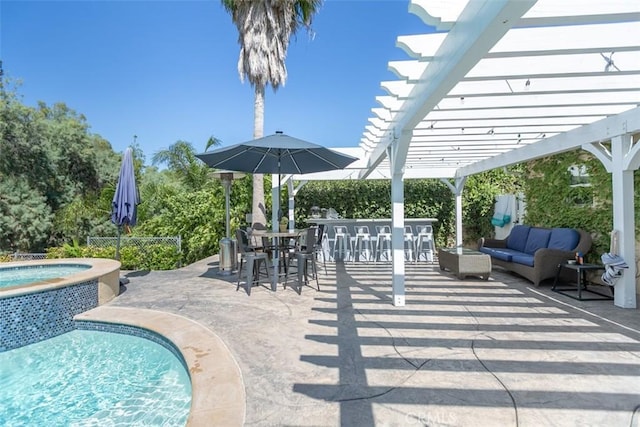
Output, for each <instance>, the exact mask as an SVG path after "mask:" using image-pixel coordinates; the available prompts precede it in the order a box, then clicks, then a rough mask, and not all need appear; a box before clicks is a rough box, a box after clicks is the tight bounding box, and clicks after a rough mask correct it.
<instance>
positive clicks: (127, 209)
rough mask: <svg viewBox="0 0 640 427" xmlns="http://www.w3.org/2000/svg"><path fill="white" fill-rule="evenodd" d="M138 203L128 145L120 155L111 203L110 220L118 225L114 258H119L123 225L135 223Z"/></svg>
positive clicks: (130, 151) (131, 155)
mask: <svg viewBox="0 0 640 427" xmlns="http://www.w3.org/2000/svg"><path fill="white" fill-rule="evenodd" d="M138 203H140V198H139V197H138V190H137V188H136V176H135V173H134V169H133V150H132V149H131V148H130V147H129V148H127V149H126V150H125V151H124V154H123V156H122V165H121V166H120V176H119V177H118V185H117V186H116V192H115V194H114V195H113V202H112V203H111V222H113V223H114V224H115V225H117V226H118V240H117V241H116V259H117V260H119V259H120V235H121V234H122V227H124V226H125V225H128V226H132V225H136V206H137V205H138Z"/></svg>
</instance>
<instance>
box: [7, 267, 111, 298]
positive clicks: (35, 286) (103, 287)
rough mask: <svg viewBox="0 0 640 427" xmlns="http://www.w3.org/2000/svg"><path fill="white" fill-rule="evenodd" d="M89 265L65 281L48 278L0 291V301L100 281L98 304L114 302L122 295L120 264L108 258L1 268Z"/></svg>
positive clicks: (67, 277) (63, 279) (65, 278)
mask: <svg viewBox="0 0 640 427" xmlns="http://www.w3.org/2000/svg"><path fill="white" fill-rule="evenodd" d="M65 264H67V265H68V264H71V265H88V266H89V268H88V269H86V270H83V271H79V272H77V273H74V274H71V275H69V276H66V277H62V278H55V279H46V280H41V281H39V282H33V283H28V284H25V285H20V286H16V287H9V288H2V289H0V298H8V297H13V296H19V295H27V294H31V293H35V292H41V291H45V290H51V289H58V288H63V287H65V286H69V285H73V284H77V283H83V282H87V281H91V280H98V282H99V285H100V286H99V293H100V296H99V299H100V301H99V304H104V303H106V302H109V301H111V300H112V299H113V298H114V297H116V296H118V294H119V292H118V291H119V289H117V288H119V285H120V284H119V275H120V262H119V261H115V260H112V259H108V258H52V259H40V260H26V261H13V262H3V263H0V269H5V268H15V267H18V268H19V267H32V266H34V265H65Z"/></svg>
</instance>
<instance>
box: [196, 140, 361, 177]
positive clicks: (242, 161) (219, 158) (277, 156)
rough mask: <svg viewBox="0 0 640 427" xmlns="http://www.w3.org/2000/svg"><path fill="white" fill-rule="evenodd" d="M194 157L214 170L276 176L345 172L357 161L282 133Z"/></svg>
mask: <svg viewBox="0 0 640 427" xmlns="http://www.w3.org/2000/svg"><path fill="white" fill-rule="evenodd" d="M196 157H198V158H199V159H200V160H202V161H204V162H205V163H206V164H207V165H209V166H210V167H212V168H216V169H227V170H231V171H240V172H249V173H277V174H283V173H284V174H288V173H292V174H304V173H312V172H323V171H329V170H336V169H344V168H345V167H347V166H348V165H349V164H351V163H352V162H354V161H356V160H358V159H356V158H355V157H351V156H348V155H346V154H342V153H338V152H337V151H333V150H330V149H328V148H325V147H323V146H321V145H317V144H313V143H311V142H307V141H303V140H302V139H298V138H294V137H292V136H289V135H285V134H284V133H282V132H276V133H275V134H273V135H269V136H265V137H263V138H258V139H254V140H251V141H247V142H243V143H241V144H236V145H232V146H230V147H223V148H218V149H217V150H213V151H210V152H207V153H203V154H197V155H196Z"/></svg>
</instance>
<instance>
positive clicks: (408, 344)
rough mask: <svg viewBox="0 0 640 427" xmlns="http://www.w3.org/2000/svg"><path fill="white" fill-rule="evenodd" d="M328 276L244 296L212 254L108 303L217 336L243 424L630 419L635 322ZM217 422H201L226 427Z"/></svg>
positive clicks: (484, 286)
mask: <svg viewBox="0 0 640 427" xmlns="http://www.w3.org/2000/svg"><path fill="white" fill-rule="evenodd" d="M327 267H328V272H327V275H325V274H324V272H321V274H320V289H321V290H320V291H318V290H316V289H313V288H306V289H305V291H304V292H302V294H298V293H297V292H296V291H295V290H294V289H291V288H289V287H288V288H287V289H283V288H282V286H279V287H278V289H277V291H276V292H273V291H271V290H270V289H269V288H268V287H267V286H260V287H256V288H254V290H253V292H252V293H251V296H247V295H246V293H245V292H243V291H242V290H240V291H236V284H235V281H234V277H229V278H228V279H227V278H224V277H221V276H219V275H218V274H217V270H218V263H217V258H216V257H212V258H208V259H205V260H203V261H201V262H198V263H196V264H193V265H190V266H187V267H185V268H182V269H179V270H175V271H164V272H160V271H158V272H130V273H129V274H127V277H128V278H129V279H130V283H129V284H127V285H126V289H123V292H122V294H121V295H120V296H119V297H118V298H117V299H116V300H115V301H113V303H111V304H110V307H111V308H112V309H113V308H114V307H135V308H146V309H152V310H159V311H164V312H169V313H173V314H177V315H180V316H183V317H186V318H188V319H192V320H195V321H197V322H198V323H200V324H202V325H204V326H205V327H207V328H209V329H210V330H211V331H213V332H214V333H215V334H216V335H217V336H218V337H219V338H220V339H221V340H222V341H223V342H224V343H225V344H226V346H227V348H228V351H229V353H230V354H231V356H232V357H233V358H234V359H235V361H236V362H237V364H238V365H239V368H240V371H241V378H238V377H235V379H233V378H231V379H229V378H227V380H230V381H234V382H237V381H240V382H241V383H242V384H243V386H244V389H245V391H246V409H245V411H246V414H244V424H245V425H298V426H305V425H314V426H318V425H321V426H336V425H342V426H363V425H389V426H401V425H402V426H405V425H450V426H454V425H455V426H465V425H478V420H482V425H483V426H510V425H514V426H515V425H520V426H539V425H549V426H575V425H608V426H629V425H635V424H634V423H636V422H637V414H636V411H637V405H638V399H637V397H638V395H639V394H640V382H639V381H638V375H639V374H640V359H638V357H637V354H638V352H639V351H640V319H639V318H638V316H637V315H636V312H635V310H622V309H619V308H616V307H614V306H613V304H612V303H611V301H585V302H582V301H575V300H573V299H571V298H568V297H565V296H562V295H559V294H557V293H554V292H552V291H551V289H550V288H549V287H547V286H542V287H539V288H535V287H533V286H532V285H531V283H529V282H528V281H526V280H524V279H518V278H517V277H516V276H513V275H510V274H508V273H503V272H501V271H498V270H494V271H493V272H492V274H491V277H490V279H489V280H488V281H485V280H482V279H480V278H476V277H468V278H466V279H465V280H459V279H458V277H456V275H454V274H451V273H449V272H442V271H440V269H439V268H438V266H437V265H427V264H424V263H423V264H418V265H415V264H408V265H407V270H406V285H407V295H408V296H410V297H409V298H407V301H408V304H407V306H406V307H402V308H401V307H393V306H392V305H391V294H390V283H389V274H390V271H391V266H390V265H389V264H383V263H379V264H375V265H372V264H363V263H356V264H352V263H328V264H327ZM96 310H100V308H98V309H96ZM247 319H250V321H247ZM194 345H195V346H196V347H197V346H198V345H197V344H194ZM244 401H245V399H242V398H241V397H239V399H238V401H237V403H238V405H235V406H234V407H229V408H227V409H229V410H230V411H236V412H237V411H242V405H243V404H244ZM218 414H220V416H223V414H224V411H220V412H218ZM224 420H225V418H215V419H212V420H211V422H212V425H214V424H217V425H231V424H228V423H225V422H224Z"/></svg>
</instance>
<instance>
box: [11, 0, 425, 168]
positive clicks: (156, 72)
mask: <svg viewBox="0 0 640 427" xmlns="http://www.w3.org/2000/svg"><path fill="white" fill-rule="evenodd" d="M408 5H409V3H408V1H405V0H368V1H365V0H350V1H348V0H327V1H325V3H324V5H323V7H322V8H321V10H320V12H319V14H318V15H317V16H316V18H315V21H314V24H313V29H314V31H315V38H313V39H312V38H310V37H309V36H308V35H307V33H306V32H304V31H303V32H301V33H299V35H298V36H297V38H295V39H294V40H292V43H291V45H290V47H289V52H288V57H287V69H288V74H289V77H288V79H287V82H286V85H285V86H284V87H281V88H280V89H279V90H278V91H277V92H276V93H274V92H273V91H272V90H271V88H267V91H266V101H265V126H264V133H265V135H268V134H271V133H274V132H275V131H276V130H282V131H284V132H285V133H287V134H289V135H292V136H296V137H298V138H302V139H305V140H308V141H311V142H315V143H318V144H321V145H324V146H328V147H348V146H357V145H358V143H359V141H360V138H361V135H362V132H363V131H364V127H365V126H366V125H367V124H368V123H367V119H368V118H369V117H370V115H371V112H370V109H371V108H372V107H375V106H376V105H375V96H377V95H383V94H384V92H383V91H382V89H381V88H380V82H381V81H382V80H392V79H395V76H394V75H393V74H392V73H391V72H389V71H388V70H387V62H388V61H389V60H395V59H407V56H406V55H405V54H404V53H403V52H402V51H401V50H400V49H399V48H397V47H395V42H396V38H397V36H398V35H404V34H415V33H419V32H425V31H427V27H426V26H425V25H424V24H423V23H422V22H421V21H420V20H419V19H418V18H417V17H416V16H414V15H413V14H410V13H409V12H408ZM238 54H239V45H238V43H237V30H236V28H235V26H234V25H233V24H232V22H231V18H230V16H229V15H228V14H227V13H226V12H225V10H224V9H223V7H222V6H221V4H220V1H219V0H211V1H144V0H142V1H55V0H54V1H24V0H22V1H12V0H2V2H0V58H1V59H2V61H3V67H4V71H5V75H6V76H7V77H9V78H13V79H20V80H21V81H22V86H21V87H20V88H19V93H20V94H21V95H22V96H23V102H24V103H25V104H27V105H36V103H37V101H44V102H46V103H47V104H53V103H55V102H64V103H66V104H67V105H68V106H69V107H70V108H72V109H74V110H75V111H77V112H78V113H81V114H83V115H84V116H85V117H86V118H87V121H88V123H89V124H90V125H91V129H90V131H91V132H92V133H96V134H99V135H101V136H102V137H103V138H105V139H107V140H108V141H109V142H111V144H112V146H113V148H114V149H115V150H116V151H122V150H124V148H126V147H127V146H128V145H130V144H131V143H132V142H133V135H137V143H138V144H139V145H140V147H141V148H142V150H143V151H144V153H145V155H146V158H147V162H149V161H150V159H151V156H152V155H153V153H155V152H156V151H158V150H160V149H164V148H167V147H168V146H169V145H171V144H172V143H174V142H176V141H177V140H185V141H189V142H191V143H192V144H193V145H194V147H195V148H196V151H203V150H204V146H205V143H206V141H207V139H208V138H209V136H215V137H217V138H219V139H221V140H222V142H223V144H224V145H225V146H226V145H232V144H235V143H239V142H243V141H247V140H250V139H251V138H252V136H253V88H252V87H251V86H250V85H249V83H248V82H247V83H244V84H243V83H241V82H240V79H239V76H238V72H237V60H238Z"/></svg>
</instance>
